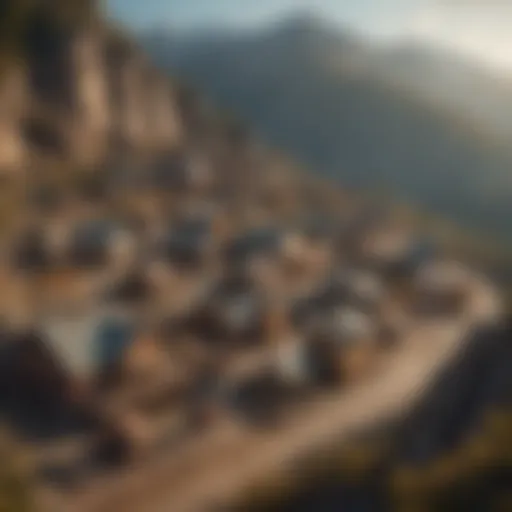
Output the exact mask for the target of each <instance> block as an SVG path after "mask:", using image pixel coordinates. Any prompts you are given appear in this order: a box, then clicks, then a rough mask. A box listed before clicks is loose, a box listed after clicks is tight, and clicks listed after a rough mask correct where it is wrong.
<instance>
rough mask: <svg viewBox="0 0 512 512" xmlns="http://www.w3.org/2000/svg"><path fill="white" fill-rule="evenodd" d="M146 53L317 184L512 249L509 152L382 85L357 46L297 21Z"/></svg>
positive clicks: (450, 116) (453, 116) (431, 105)
mask: <svg viewBox="0 0 512 512" xmlns="http://www.w3.org/2000/svg"><path fill="white" fill-rule="evenodd" d="M166 41H167V42H166ZM145 42H146V48H147V49H149V51H150V52H151V53H152V55H153V57H154V60H155V61H156V63H157V64H158V65H160V66H161V67H165V68H167V69H169V70H172V71H173V72H175V73H178V74H180V75H181V76H182V77H184V78H185V79H186V80H188V81H189V82H191V83H192V84H194V85H200V86H201V88H202V89H203V90H205V91H206V92H207V93H209V94H210V96H211V97H212V98H213V99H214V100H215V101H216V102H217V103H219V104H220V105H222V106H223V107H224V108H227V109H230V110H232V111H233V112H235V113H236V114H238V115H239V116H240V117H241V118H242V119H244V120H245V121H247V122H249V123H250V124H251V125H252V126H254V127H255V129H256V130H257V131H258V132H259V134H260V135H262V136H263V137H265V138H266V139H267V140H268V141H270V142H272V143H274V144H275V145H277V146H279V147H280V148H283V149H285V150H286V151H288V152H291V153H292V154H294V155H295V156H296V157H298V158H299V159H301V160H302V161H304V162H305V163H306V164H307V165H308V166H310V167H311V168H314V169H316V170H318V172H323V173H325V174H327V175H328V176H330V177H335V178H337V179H340V180H341V181H343V182H344V183H346V184H348V185H353V186H361V187H365V188H366V187H372V188H377V189H385V190H386V191H387V192H391V193H393V194H394V195H396V196H399V197H405V198H407V199H412V200H413V201H414V202H416V203H418V204H420V205H422V206H426V207H427V208H429V209H431V210H433V211H436V212H440V213H443V214H448V215H449V216H451V217H452V218H454V219H456V220H457V221H459V222H461V223H465V224H466V225H468V226H471V227H472V228H474V227H480V228H482V229H485V230H486V231H489V232H493V233H495V234H498V235H501V236H507V237H511V238H512V233H511V232H510V230H509V227H508V225H507V224H508V222H507V220H506V218H507V217H508V216H509V215H510V214H512V206H510V205H509V201H508V195H509V193H510V191H512V174H511V173H510V168H511V167H512V165H511V164H512V152H510V151H509V150H508V149H507V148H506V145H505V144H502V143H501V141H500V140H499V139H498V138H495V139H494V138H490V137H489V136H488V135H487V134H486V131H485V130H480V129H479V128H478V127H476V126H475V125H473V124H471V123H470V122H468V119H472V118H471V117H470V116H468V117H464V116H461V115H460V114H458V113H457V112H456V109H454V112H452V111H448V110H446V109H443V108H440V107H441V106H442V103H440V102H438V103H436V102H435V101H431V99H432V98H427V95H426V94H423V93H422V92H421V91H420V90H419V88H416V89H414V87H409V86H410V85H411V82H412V81H409V82H408V81H407V80H405V79H400V77H399V75H397V79H396V80H395V81H394V80H391V79H390V76H389V74H390V73H391V70H390V71H389V72H388V73H387V74H386V76H384V73H383V72H382V68H383V67H385V62H381V61H380V60H379V59H385V58H387V56H386V55H385V54H381V53H379V52H378V51H377V50H375V49H374V48H371V47H369V46H366V45H365V44H363V43H362V42H361V41H358V40H356V39H354V38H351V37H345V36H343V35H339V34H337V33H336V32H335V31H333V29H332V28H330V27H328V28H326V27H325V26H324V25H323V24H322V23H321V22H318V21H316V20H313V21H312V22H308V21H307V20H306V21H304V20H303V19H296V20H292V21H291V22H288V23H285V24H283V25H281V26H278V27H277V28H273V29H271V30H269V31H267V32H261V33H252V34H247V35H238V36H235V35H233V36H219V35H217V36H210V37H205V38H201V37H199V38H197V39H193V38H192V39H191V38H189V39H187V40H178V41H176V40H174V41H172V39H171V40H166V38H165V37H162V35H161V34H160V37H159V38H155V37H147V38H145ZM377 64H378V65H377ZM411 76H412V75H411Z"/></svg>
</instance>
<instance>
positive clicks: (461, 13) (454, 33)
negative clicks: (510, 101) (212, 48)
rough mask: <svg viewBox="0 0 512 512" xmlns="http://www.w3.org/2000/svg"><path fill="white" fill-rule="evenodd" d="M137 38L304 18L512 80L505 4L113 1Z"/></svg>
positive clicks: (511, 15)
mask: <svg viewBox="0 0 512 512" xmlns="http://www.w3.org/2000/svg"><path fill="white" fill-rule="evenodd" d="M107 6H108V10H109V12H110V14H111V16H113V17H114V18H116V19H118V20H119V21H121V22H122V23H124V24H126V25H128V26H129V27H130V28H132V29H135V30H145V29H151V28H158V29H166V28H167V27H168V28H169V30H178V31H184V32H186V31H196V32H201V31H209V30H228V29H229V30H236V29H238V30H247V29H254V28H263V27H265V26H268V25H270V24H273V23H276V22H278V21H279V20H284V19H286V18H289V17H293V16H294V15H297V14H300V13H302V12H311V13H313V14H316V15H318V16H319V17H322V18H325V19H328V20H329V21H330V22H332V23H334V24H335V25H338V26H339V27H340V28H348V29H350V30H352V31H354V32H356V33H360V34H362V35H363V36H365V37H368V38H371V39H374V40H377V41H379V42H384V43H393V42H399V41H403V40H407V41H415V42H418V43H424V44H428V45H430V46H432V45H434V46H438V47H441V48H445V49H448V50H451V51H455V52H456V53H458V54H461V55H464V56H466V57H470V58H473V59H475V60H478V61H480V62H481V63H482V64H484V65H486V66H490V67H492V68H494V69H499V70H505V71H507V73H508V72H511V73H512V31H510V30H509V27H510V26H511V24H512V2H511V3H509V4H504V3H503V2H501V1H500V0H487V1H486V2H483V1H477V0H472V1H469V0H357V1H355V0H350V1H346V2H339V1H338V0H261V1H260V2H258V3H257V4H255V3H253V2H249V1H247V0H218V1H216V2H212V1H211V0H209V1H207V0H186V1H185V0H170V1H169V0H167V1H166V0H146V1H145V2H144V3H141V2H139V1H138V0H107Z"/></svg>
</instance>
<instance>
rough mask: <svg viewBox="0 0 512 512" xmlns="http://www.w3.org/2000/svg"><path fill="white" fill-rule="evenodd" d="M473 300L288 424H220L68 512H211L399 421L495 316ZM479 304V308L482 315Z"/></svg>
mask: <svg viewBox="0 0 512 512" xmlns="http://www.w3.org/2000/svg"><path fill="white" fill-rule="evenodd" d="M474 297H475V300H474V301H473V303H472V306H473V307H474V308H476V309H478V310H479V311H480V313H481V315H479V316H475V315H465V316H464V317H463V318H462V319H460V320H457V321H449V322H444V323H440V322H437V323H432V322H431V323H423V324H422V325H417V326H415V327H414V329H413V330H412V331H411V332H410V333H409V334H408V336H407V337H406V338H407V339H406V340H404V343H403V344H401V346H400V347H399V348H398V349H396V351H395V352H393V353H390V354H388V355H387V356H386V357H385V359H384V360H383V361H382V365H381V366H380V368H379V371H378V372H376V373H375V374H374V375H373V376H372V377H371V378H370V379H368V380H366V381H365V382H364V383H361V384H359V385H356V386H354V387H352V388H351V389H350V390H344V391H343V392H342V391H338V392H333V393H330V394H326V395H324V396H322V397H319V398H318V399H316V400H315V401H313V402H311V403H309V404H307V405H305V406H304V407H301V409H300V410H297V411H296V412H295V413H294V414H293V415H292V416H291V417H290V418H289V419H288V421H287V424H286V425H284V426H282V427H279V428H274V429H272V430H268V431H263V432H261V431H260V432H255V431H251V430H248V429H244V428H242V427H241V426H238V425H236V424H234V423H229V422H225V423H223V424H221V425H219V426H218V427H216V428H215V429H212V430H211V431H209V432H207V433H206V434H205V436H204V437H202V438H199V439H197V440H196V441H194V443H192V444H191V445H187V446H183V447H181V448H180V449H177V450H176V451H175V452H173V453H163V454H162V455H161V457H159V458H157V459H155V460H154V461H152V462H150V463H148V464H147V465H146V466H144V467H142V468H140V469H139V470H136V471H126V472H125V473H124V474H122V475H116V476H115V477H112V479H110V481H104V482H102V483H101V484H100V483H98V484H97V485H96V486H95V488H92V489H89V490H88V491H86V492H85V493H84V494H83V495H82V496H76V497H75V498H76V499H75V500H74V504H73V506H72V505H71V504H69V505H68V507H66V509H65V510H66V512H75V511H76V512H113V511H116V512H117V511H118V510H119V511H121V510H122V511H123V512H140V511H142V510H143V511H144V512H201V511H204V510H209V509H210V508H211V507H212V506H214V505H217V504H222V503H226V502H229V500H230V499H232V498H233V496H235V495H236V494H237V493H239V492H241V491H242V490H243V489H244V487H245V486H247V485H249V484H251V483H252V482H254V481H255V480H258V479H260V478H262V477H265V476H268V475H269V474H272V472H273V471H275V472H279V471H282V470H286V468H287V467H289V465H290V463H292V462H293V460H294V459H295V457H297V456H298V455H300V454H301V453H305V452H306V451H309V450H314V449H315V448H316V447H317V446H318V447H321V446H324V445H325V444H327V443H329V442H330V441H332V442H335V441H338V442H339V441H340V439H343V438H344V437H346V436H348V435H349V434H351V433H352V432H356V431H358V430H361V429H363V428H369V427H371V426H372V425H378V424H379V423H380V422H382V421H385V420H387V419H391V418H396V417H399V415H400V414H402V413H404V412H405V411H406V410H408V409H409V408H410V407H411V406H412V405H413V403H414V402H415V401H416V399H417V398H418V397H419V396H420V395H421V392H422V391H423V389H424V388H425V386H426V385H427V384H429V383H430V382H431V380H432V378H433V376H434V375H435V374H436V372H437V371H439V370H440V369H441V368H442V367H443V366H444V364H445V363H446V362H448V361H449V360H450V359H451V358H452V357H453V356H454V355H455V354H457V353H458V351H459V350H460V349H461V347H462V346H463V340H464V334H465V333H466V332H467V331H468V330H469V329H470V327H471V325H472V323H473V322H474V321H475V318H477V319H478V320H479V321H480V320H481V317H482V318H487V317H489V316H492V314H493V313H494V308H493V306H492V304H494V302H493V301H492V300H491V298H490V297H489V296H488V294H487V292H486V291H485V289H484V288H480V287H479V289H478V292H475V295H474ZM480 305H485V307H486V308H487V309H486V310H485V312H482V308H481V306H480ZM473 307H472V309H473Z"/></svg>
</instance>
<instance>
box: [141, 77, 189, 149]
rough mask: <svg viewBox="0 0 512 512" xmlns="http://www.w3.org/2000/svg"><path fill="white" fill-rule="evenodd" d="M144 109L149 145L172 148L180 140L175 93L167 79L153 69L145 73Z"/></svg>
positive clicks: (179, 123)
mask: <svg viewBox="0 0 512 512" xmlns="http://www.w3.org/2000/svg"><path fill="white" fill-rule="evenodd" d="M145 110H146V116H147V129H148V138H149V140H148V143H149V145H150V146H153V147H155V148H157V149H162V148H166V149H172V148H173V147H174V146H176V145H177V144H179V143H180V142H181V133H182V126H181V121H180V118H179V113H178V108H177V101H176V95H175V93H174V91H173V90H172V89H171V87H170V85H169V83H168V82H167V80H166V79H164V78H163V77H162V76H161V75H160V74H158V73H156V72H154V71H153V72H151V71H149V72H148V73H147V75H146V106H145Z"/></svg>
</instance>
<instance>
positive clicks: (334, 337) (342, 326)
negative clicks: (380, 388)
mask: <svg viewBox="0 0 512 512" xmlns="http://www.w3.org/2000/svg"><path fill="white" fill-rule="evenodd" d="M377 336H378V331H377V327H376V325H375V323H374V322H373V320H372V319H371V318H370V317H369V316H368V315H366V314H365V313H363V312H361V311H358V310H356V309H353V308H350V307H340V308H338V309H336V310H334V311H331V312H329V313H328V314H326V316H325V318H324V321H323V323H322V325H321V326H320V328H319V330H318V331H317V332H316V334H315V335H314V336H312V345H311V351H312V355H311V356H310V357H311V358H312V361H315V365H316V367H317V369H320V371H321V374H323V375H324V376H325V375H326V373H327V374H328V375H329V376H330V377H329V378H330V379H331V380H332V379H333V377H334V376H336V375H338V378H339V380H341V381H343V382H352V381H355V380H358V379H359V378H360V377H362V376H364V375H365V374H367V373H368V371H369V370H370V369H371V367H372V363H373V361H374V356H375V348H376V343H377Z"/></svg>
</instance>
